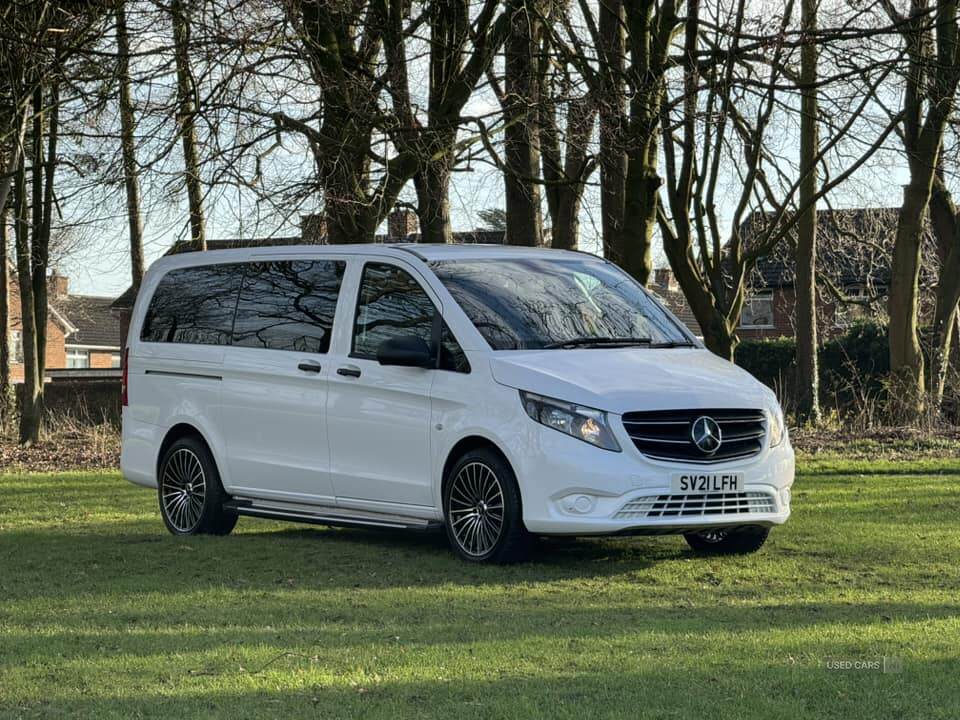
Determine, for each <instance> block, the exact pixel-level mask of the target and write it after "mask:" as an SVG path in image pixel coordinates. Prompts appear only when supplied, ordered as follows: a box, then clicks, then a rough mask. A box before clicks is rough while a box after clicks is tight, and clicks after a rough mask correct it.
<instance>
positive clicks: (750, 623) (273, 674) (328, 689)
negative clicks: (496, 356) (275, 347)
mask: <svg viewBox="0 0 960 720" xmlns="http://www.w3.org/2000/svg"><path fill="white" fill-rule="evenodd" d="M882 656H890V657H895V658H899V659H900V660H902V672H899V673H886V674H885V673H883V672H879V671H853V670H850V671H840V670H831V669H830V667H829V661H831V660H859V661H873V660H876V659H878V658H880V657H882ZM958 658H960V461H957V460H951V461H925V462H912V463H903V464H888V463H879V462H873V463H870V462H860V463H843V462H840V461H836V460H833V461H831V460H829V459H826V460H823V459H818V460H816V461H808V462H806V463H804V464H803V470H802V474H801V475H800V477H799V478H798V483H797V485H796V486H795V492H794V516H793V518H792V520H791V521H790V523H788V524H787V525H786V526H785V527H784V528H781V529H779V531H774V533H773V534H772V535H771V539H770V540H769V541H768V543H767V546H766V547H765V548H764V549H763V550H762V551H761V552H760V553H758V554H756V555H753V556H750V557H742V558H700V557H695V556H693V555H692V554H691V553H690V552H689V551H688V550H687V547H686V544H685V543H684V542H683V540H682V538H679V537H667V538H659V539H653V538H650V539H646V538H634V539H615V540H578V541H571V542H559V541H552V542H544V543H543V544H542V545H541V546H540V548H539V549H538V551H537V554H536V556H535V559H534V561H533V562H530V563H527V564H524V565H518V566H513V567H507V568H501V567H475V566H470V565H467V564H464V563H461V562H460V561H458V560H456V559H455V558H454V557H453V555H452V554H450V553H449V552H448V551H447V549H446V547H445V544H444V541H443V539H442V538H441V537H436V536H423V535H410V534H398V533H381V532H371V531H360V530H334V529H326V528H309V527H304V526H296V525H285V524H280V523H274V522H268V521H264V520H253V519H241V521H240V523H239V525H238V527H237V530H236V531H235V533H234V534H233V535H232V536H229V537H226V538H207V537H204V538H188V539H177V538H174V537H172V536H170V535H168V534H167V533H166V531H165V530H164V529H163V526H162V524H161V521H160V518H159V515H158V511H157V508H156V501H155V496H154V495H153V494H152V493H151V492H149V491H146V490H142V489H138V488H135V487H133V486H130V485H128V484H127V483H125V482H124V481H123V480H121V478H120V477H119V475H118V474H116V473H112V472H107V473H86V474H53V475H42V474H30V475H12V474H8V475H2V476H0V717H2V718H7V717H26V718H32V717H56V718H61V717H70V716H74V717H97V718H104V717H118V718H132V717H162V718H181V717H188V716H203V717H224V718H230V719H231V720H238V719H239V718H259V717H263V718H277V717H300V716H306V715H310V716H311V717H322V718H338V717H342V718H377V717H389V718H395V717H398V716H399V717H404V716H411V717H442V718H455V719H456V720H465V719H466V718H501V717H518V718H550V719H553V718H567V717H570V718H578V719H586V718H591V719H592V718H606V717H611V718H613V717H631V718H634V717H657V718H710V720H717V719H720V718H747V717H763V718H800V717H811V718H825V717H836V718H870V719H871V720H874V719H877V718H923V719H924V720H931V719H933V718H955V717H957V715H958V713H960V660H958Z"/></svg>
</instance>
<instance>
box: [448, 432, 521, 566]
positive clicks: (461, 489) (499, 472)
mask: <svg viewBox="0 0 960 720" xmlns="http://www.w3.org/2000/svg"><path fill="white" fill-rule="evenodd" d="M443 516H444V520H445V525H446V530H447V539H448V540H449V541H450V547H451V548H452V549H453V551H454V552H455V553H456V554H457V555H459V556H460V557H461V558H462V559H464V560H467V561H468V562H476V563H513V562H521V561H523V560H525V559H526V558H527V556H528V555H529V552H530V541H531V537H530V533H528V532H527V529H526V528H525V527H524V526H523V505H522V503H521V500H520V488H519V486H518V485H517V477H516V475H514V473H513V470H512V469H511V467H510V465H509V464H508V463H507V461H506V460H505V459H504V458H503V456H501V455H500V454H499V453H498V452H496V451H494V450H492V449H490V448H480V449H477V450H471V451H470V452H468V453H466V454H465V455H464V456H463V457H461V458H460V459H459V460H458V461H457V463H456V464H455V465H454V466H453V468H452V469H451V470H450V474H449V475H448V476H447V477H446V478H445V482H444V488H443Z"/></svg>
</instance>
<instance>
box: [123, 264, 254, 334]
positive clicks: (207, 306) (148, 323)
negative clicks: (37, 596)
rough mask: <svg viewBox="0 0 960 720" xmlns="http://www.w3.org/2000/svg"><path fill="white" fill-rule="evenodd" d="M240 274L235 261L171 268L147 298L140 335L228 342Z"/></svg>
mask: <svg viewBox="0 0 960 720" xmlns="http://www.w3.org/2000/svg"><path fill="white" fill-rule="evenodd" d="M242 274H243V266H242V265H239V264H236V263H233V264H228V265H206V266H203V267H190V268H181V269H179V270H171V271H170V272H168V273H167V274H166V275H164V276H163V278H162V279H161V280H160V283H159V284H158V285H157V289H156V291H155V292H154V294H153V298H152V299H151V300H150V306H149V307H148V308H147V315H146V318H145V319H144V321H143V328H142V330H141V331H140V339H141V340H143V341H144V342H168V343H192V344H195V345H229V344H230V332H231V326H232V325H233V311H234V308H235V307H236V305H237V293H238V291H239V290H240V278H241V277H242Z"/></svg>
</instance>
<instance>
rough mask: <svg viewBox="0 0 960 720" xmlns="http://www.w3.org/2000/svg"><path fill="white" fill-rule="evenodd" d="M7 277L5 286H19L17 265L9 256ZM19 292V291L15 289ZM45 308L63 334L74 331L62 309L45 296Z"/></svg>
mask: <svg viewBox="0 0 960 720" xmlns="http://www.w3.org/2000/svg"><path fill="white" fill-rule="evenodd" d="M7 277H8V278H9V285H8V286H7V287H8V288H10V290H11V291H13V288H14V286H19V283H20V279H19V277H18V275H17V267H16V265H14V264H13V261H12V260H10V259H9V258H8V259H7ZM17 292H19V291H17ZM47 309H48V310H49V311H50V317H51V318H53V320H54V322H56V323H57V324H58V325H60V327H61V328H63V331H64V333H65V334H67V335H69V334H70V333H72V332H76V330H77V328H76V326H75V325H74V324H73V323H71V322H70V319H69V318H68V317H66V316H65V314H64V313H63V311H62V309H60V308H57V307H55V306H54V305H53V304H52V303H51V302H50V299H49V296H48V298H47Z"/></svg>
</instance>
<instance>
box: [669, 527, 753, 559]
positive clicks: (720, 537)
mask: <svg viewBox="0 0 960 720" xmlns="http://www.w3.org/2000/svg"><path fill="white" fill-rule="evenodd" d="M769 534H770V528H765V527H759V526H758V527H745V528H717V529H715V530H702V531H700V532H695V533H686V534H684V536H683V537H684V538H685V539H686V541H687V544H688V545H689V546H690V547H691V548H692V549H693V550H694V552H698V553H702V554H704V555H746V554H748V553H753V552H756V551H757V550H759V549H760V548H761V547H763V544H764V543H765V542H766V541H767V536H768V535H769Z"/></svg>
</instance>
